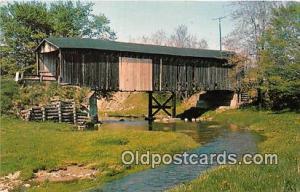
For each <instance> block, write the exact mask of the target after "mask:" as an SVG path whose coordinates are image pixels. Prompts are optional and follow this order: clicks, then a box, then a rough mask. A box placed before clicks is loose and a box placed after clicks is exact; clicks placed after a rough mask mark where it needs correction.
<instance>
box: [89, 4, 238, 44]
mask: <svg viewBox="0 0 300 192" xmlns="http://www.w3.org/2000/svg"><path fill="white" fill-rule="evenodd" d="M92 2H93V3H95V5H94V13H95V14H99V13H103V14H105V15H106V16H107V17H108V18H109V19H110V21H111V27H112V28H113V30H114V31H115V32H117V36H118V39H117V40H118V41H129V40H130V39H131V38H137V37H140V36H142V35H150V34H151V33H153V32H156V31H157V30H164V31H165V32H166V33H171V32H172V31H174V28H176V26H178V25H180V24H185V25H187V26H188V29H189V30H190V32H191V33H192V34H194V35H196V36H197V37H198V38H204V39H206V40H207V41H208V46H209V48H210V49H219V28H218V21H216V20H213V18H216V17H220V16H227V18H225V19H223V21H222V36H225V35H226V34H228V33H229V32H231V30H232V28H233V23H232V21H231V20H230V16H229V14H230V11H231V10H232V6H231V3H230V2H187V1H182V2H161V1H160V2H157V1H156V2H153V1H147V2H138V1H131V2H128V1H122V2H117V1H110V2H109V1H92Z"/></svg>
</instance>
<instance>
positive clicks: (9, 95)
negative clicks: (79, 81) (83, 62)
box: [0, 79, 91, 114]
mask: <svg viewBox="0 0 300 192" xmlns="http://www.w3.org/2000/svg"><path fill="white" fill-rule="evenodd" d="M0 90H1V114H16V113H17V112H18V111H19V110H22V109H28V108H30V107H32V106H37V105H46V104H48V103H49V102H50V100H51V98H55V97H57V98H59V99H62V100H64V99H73V100H74V101H75V103H76V104H77V105H79V104H80V103H82V102H85V99H86V97H87V95H88V93H89V92H90V91H91V90H90V89H89V88H85V87H76V86H61V85H58V84H57V83H50V84H49V83H34V84H31V85H27V86H21V85H19V84H17V83H16V82H15V81H13V80H8V79H3V80H1V89H0Z"/></svg>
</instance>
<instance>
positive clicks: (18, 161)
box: [0, 118, 197, 191]
mask: <svg viewBox="0 0 300 192" xmlns="http://www.w3.org/2000/svg"><path fill="white" fill-rule="evenodd" d="M0 120H1V129H0V131H1V140H0V144H1V161H0V166H1V176H3V175H7V174H9V173H12V172H15V171H21V176H22V178H23V179H24V180H29V179H30V178H31V177H32V175H33V173H34V171H36V170H39V169H46V170H52V169H55V168H62V167H65V166H67V165H71V164H74V163H77V164H83V165H87V166H88V167H90V168H96V169H98V170H99V171H100V174H99V175H97V177H96V178H94V179H88V180H78V181H73V182H45V183H42V184H38V183H32V187H31V188H30V189H28V190H30V191H31V190H32V191H82V190H84V189H88V188H91V187H95V186H99V185H101V184H102V183H103V182H104V181H107V180H110V179H116V177H118V176H121V175H126V174H129V173H132V172H136V171H139V170H141V169H145V168H147V167H148V166H146V165H133V166H132V167H126V166H124V165H123V164H122V162H121V158H120V157H121V153H122V152H123V151H125V150H132V151H135V150H139V151H140V152H145V151H147V150H150V151H151V152H153V153H172V154H173V153H176V152H182V151H184V150H188V149H192V148H194V147H196V146H197V144H196V143H195V141H193V140H192V139H191V138H189V137H188V136H187V135H184V134H183V133H175V132H159V131H157V132H149V131H137V130H130V129H121V130H120V129H111V128H109V129H100V130H98V131H83V132H82V131H80V132H79V131H73V130H72V126H71V125H69V124H64V123H61V124H57V123H52V122H43V123H39V122H24V121H22V120H18V119H11V118H1V119H0ZM142 129H143V127H142V128H141V130H142ZM162 146H163V147H162ZM27 182H30V181H27ZM37 184H38V185H39V186H38V187H37V186H36V185H37Z"/></svg>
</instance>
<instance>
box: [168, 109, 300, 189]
mask: <svg viewBox="0 0 300 192" xmlns="http://www.w3.org/2000/svg"><path fill="white" fill-rule="evenodd" d="M210 115H211V116H213V117H214V119H215V120H217V121H220V122H228V123H234V124H237V125H240V126H242V127H247V128H248V129H249V130H253V131H257V132H259V133H260V134H261V135H263V136H264V138H265V139H264V140H263V141H262V142H260V143H259V144H258V150H259V151H258V152H259V153H277V154H278V161H279V163H278V165H235V166H222V167H219V168H216V169H214V170H211V171H208V172H207V173H205V174H203V175H202V176H200V177H199V178H198V179H196V180H194V181H192V182H191V183H188V184H184V185H180V186H178V187H176V188H174V189H172V190H171V191H172V192H176V191H178V192H179V191H180V192H181V191H195V192H199V191H300V186H299V185H300V179H299V178H300V175H299V174H300V173H299V157H300V156H299V151H300V148H299V146H300V143H299V136H300V117H299V114H296V113H281V114H275V113H272V112H258V111H252V110H239V111H227V112H225V113H219V114H215V113H210ZM297 158H298V159H297Z"/></svg>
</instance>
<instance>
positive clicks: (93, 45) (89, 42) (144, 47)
mask: <svg viewBox="0 0 300 192" xmlns="http://www.w3.org/2000/svg"><path fill="white" fill-rule="evenodd" d="M44 41H47V42H49V43H50V44H53V45H54V46H55V47H57V48H61V49H66V48H68V49H69V48H70V49H97V50H108V51H120V52H132V53H144V54H158V55H172V56H184V57H201V58H214V59H226V58H228V56H230V55H232V54H234V53H233V52H229V51H219V50H209V49H192V48H177V47H167V46H159V45H149V44H137V43H124V42H117V41H110V40H100V39H88V38H82V39H80V38H57V37H49V38H47V39H45V40H44ZM44 41H43V42H44ZM43 42H42V43H41V44H40V45H39V46H38V47H37V49H38V48H39V47H40V46H41V45H42V44H43ZM37 49H36V50H37Z"/></svg>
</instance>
